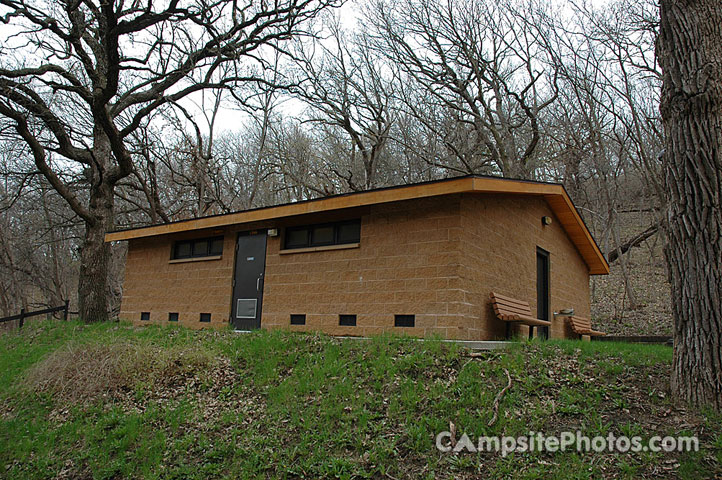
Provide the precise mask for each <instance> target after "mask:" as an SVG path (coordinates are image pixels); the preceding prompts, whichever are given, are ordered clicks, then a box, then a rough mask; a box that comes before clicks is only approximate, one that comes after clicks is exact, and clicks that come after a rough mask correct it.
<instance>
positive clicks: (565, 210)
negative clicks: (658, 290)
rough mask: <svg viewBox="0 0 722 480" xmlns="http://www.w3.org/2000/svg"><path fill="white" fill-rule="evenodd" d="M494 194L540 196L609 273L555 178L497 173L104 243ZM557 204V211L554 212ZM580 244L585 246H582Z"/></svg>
mask: <svg viewBox="0 0 722 480" xmlns="http://www.w3.org/2000/svg"><path fill="white" fill-rule="evenodd" d="M471 192H478V193H498V194H510V195H531V196H542V197H544V198H545V199H546V200H547V203H549V204H550V208H552V210H553V211H554V212H555V214H556V215H557V217H558V218H559V220H560V223H561V224H562V228H564V229H565V231H566V232H567V235H568V236H569V238H570V240H571V241H572V243H574V244H575V246H576V247H577V250H578V251H579V253H580V255H581V256H582V258H584V261H585V262H586V264H587V267H588V268H589V273H590V274H592V275H600V274H601V275H604V274H608V273H609V264H608V263H607V260H606V259H605V258H604V255H603V254H602V252H601V250H600V249H599V246H598V245H597V243H596V241H595V240H594V238H593V237H592V235H591V232H590V231H589V229H588V228H587V226H586V224H585V223H584V220H583V219H582V217H581V215H580V214H579V212H578V211H577V209H576V207H574V204H573V202H572V200H571V198H570V197H569V194H568V193H567V191H566V189H565V188H564V186H563V185H561V184H559V183H546V182H537V181H530V180H516V179H509V178H503V177H486V176H475V175H468V176H464V177H456V178H450V179H444V180H435V181H430V182H424V183H416V184H411V185H398V186H394V187H386V188H380V189H375V190H367V191H363V192H354V193H347V194H341V195H334V196H330V197H322V198H317V199H311V200H304V201H300V202H294V203H287V204H283V205H275V206H270V207H262V208H256V209H252V210H243V211H240V212H234V213H227V214H221V215H213V216H208V217H200V218H194V219H188V220H180V221H176V222H171V223H166V224H160V225H150V226H147V227H138V228H132V229H126V230H118V231H113V232H109V233H107V234H106V235H105V241H106V242H115V241H123V240H133V239H137V238H145V237H154V236H159V235H168V234H172V233H180V232H187V231H194V230H203V229H209V228H221V227H227V226H230V225H237V224H244V223H251V222H259V221H268V220H276V219H280V218H285V217H291V216H296V215H305V214H310V213H320V212H327V211H334V210H343V209H347V208H354V207H364V206H369V205H376V204H383V203H390V202H397V201H403V200H411V199H417V198H428V197H435V196H440V195H452V194H457V193H471ZM557 209H558V210H559V211H557ZM584 244H587V245H588V246H589V247H591V250H588V249H587V248H583V247H584Z"/></svg>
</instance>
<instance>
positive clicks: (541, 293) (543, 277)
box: [536, 247, 549, 339]
mask: <svg viewBox="0 0 722 480" xmlns="http://www.w3.org/2000/svg"><path fill="white" fill-rule="evenodd" d="M536 305H537V307H536V310H537V311H536V316H537V318H539V319H541V320H546V321H549V252H547V251H546V250H544V249H542V248H539V247H537V250H536ZM537 329H538V335H539V337H541V338H544V339H547V338H549V327H537Z"/></svg>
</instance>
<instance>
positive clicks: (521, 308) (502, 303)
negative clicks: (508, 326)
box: [489, 292, 532, 317]
mask: <svg viewBox="0 0 722 480" xmlns="http://www.w3.org/2000/svg"><path fill="white" fill-rule="evenodd" d="M489 297H490V298H491V304H492V306H493V307H494V313H496V316H497V317H504V316H507V315H525V316H527V317H531V316H532V314H531V308H529V304H528V303H527V302H523V301H521V300H517V299H515V298H511V297H505V296H504V295H499V294H498V293H494V292H491V295H489Z"/></svg>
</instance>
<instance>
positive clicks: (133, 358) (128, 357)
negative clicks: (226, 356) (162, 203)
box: [24, 342, 216, 403]
mask: <svg viewBox="0 0 722 480" xmlns="http://www.w3.org/2000/svg"><path fill="white" fill-rule="evenodd" d="M215 362H216V359H215V358H214V356H213V355H212V354H211V353H210V352H209V351H208V350H206V349H204V348H202V347H197V348H196V347H187V346H184V347H172V348H167V347H159V346H155V345H152V344H150V343H139V342H119V343H112V344H109V345H101V344H71V345H69V346H67V347H64V348H61V349H59V350H56V351H55V352H53V353H51V354H50V355H48V356H47V357H46V358H44V359H43V360H41V361H40V362H38V363H37V364H35V365H34V366H33V367H32V368H31V369H30V370H29V371H28V373H27V376H26V378H25V382H24V387H25V388H26V389H27V390H29V391H31V392H35V393H40V394H43V393H45V394H50V395H52V396H54V397H55V398H56V399H57V400H62V401H65V402H68V403H83V402H87V401H93V400H96V399H98V398H100V397H105V396H116V395H118V394H121V393H127V392H129V391H132V390H134V389H136V388H137V387H138V386H141V385H148V386H154V387H156V386H163V385H168V384H178V383H181V384H183V383H185V380H184V379H185V378H187V377H188V376H194V375H196V374H202V373H204V372H206V371H208V370H209V369H210V368H211V367H212V366H213V365H214V364H215Z"/></svg>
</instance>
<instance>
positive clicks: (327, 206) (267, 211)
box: [105, 178, 474, 242]
mask: <svg viewBox="0 0 722 480" xmlns="http://www.w3.org/2000/svg"><path fill="white" fill-rule="evenodd" d="M473 180H474V179H473V178H460V179H458V180H453V181H447V182H439V183H429V184H424V185H411V186H408V187H402V188H394V189H388V190H379V191H375V192H360V193H356V194H352V195H343V196H338V197H331V198H323V199H320V200H315V201H308V202H299V203H292V204H288V205H279V206H277V207H268V208H262V209H258V210H250V211H246V212H238V213H230V214H227V215H219V216H214V217H205V218H197V219H193V220H187V221H183V222H177V223H169V224H164V225H153V226H150V227H142V228H137V229H132V230H124V231H120V232H111V233H108V234H106V235H105V241H106V242H115V241H119V240H132V239H134V238H142V237H151V236H156V235H167V234H170V233H178V232H185V231H189V230H201V229H206V228H219V227H226V226H229V225H236V224H243V223H251V222H258V221H265V220H275V219H279V218H284V217H292V216H295V215H305V214H309V213H319V212H328V211H332V210H341V209H346V208H353V207H363V206H368V205H375V204H379V203H389V202H398V201H403V200H411V199H415V198H426V197H433V196H437V195H450V194H454V193H462V192H471V191H473V189H474V187H473V185H474V183H473Z"/></svg>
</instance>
